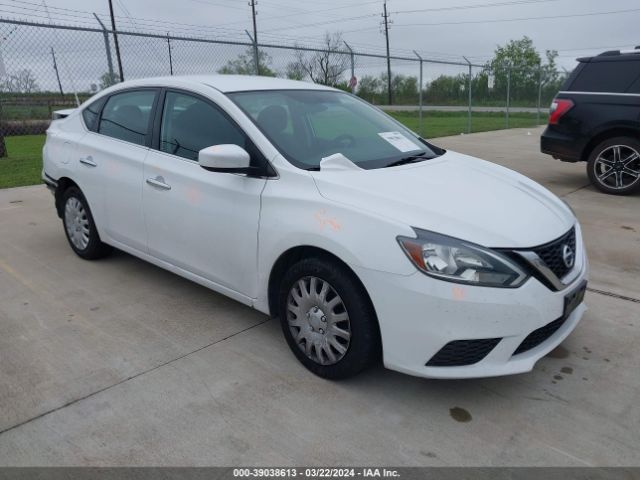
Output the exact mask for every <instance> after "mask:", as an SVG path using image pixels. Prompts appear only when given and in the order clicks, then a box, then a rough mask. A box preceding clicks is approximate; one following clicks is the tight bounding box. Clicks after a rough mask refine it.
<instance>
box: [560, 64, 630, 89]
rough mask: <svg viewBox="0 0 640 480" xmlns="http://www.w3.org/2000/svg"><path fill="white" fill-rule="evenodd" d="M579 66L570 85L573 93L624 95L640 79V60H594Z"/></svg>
mask: <svg viewBox="0 0 640 480" xmlns="http://www.w3.org/2000/svg"><path fill="white" fill-rule="evenodd" d="M581 66H582V68H580V66H578V67H577V68H576V70H575V78H573V82H571V84H570V90H572V91H574V92H612V93H625V92H627V91H628V90H629V87H631V85H633V83H634V82H635V80H636V79H637V78H638V77H640V59H638V60H618V61H611V60H600V61H598V60H595V61H591V62H587V63H583V64H582V65H581ZM578 69H579V70H578ZM571 77H574V75H571ZM567 83H568V82H567ZM568 86H569V85H568Z"/></svg>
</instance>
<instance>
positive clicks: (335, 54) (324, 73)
mask: <svg viewBox="0 0 640 480" xmlns="http://www.w3.org/2000/svg"><path fill="white" fill-rule="evenodd" d="M343 48H344V42H343V40H342V34H341V33H340V32H336V33H333V34H331V33H329V32H327V33H326V34H325V36H324V41H323V46H322V49H321V50H320V51H316V52H307V51H304V50H296V53H295V56H296V60H295V61H294V62H291V63H290V64H289V65H287V76H288V77H289V78H292V76H294V75H295V77H294V78H297V79H298V80H304V79H306V78H308V79H310V80H311V81H312V82H314V83H320V84H322V85H329V86H332V87H335V86H338V85H339V84H340V83H341V79H342V76H343V75H344V73H345V72H346V71H347V70H348V69H349V68H350V66H351V64H350V56H349V54H347V53H345V52H344V51H343ZM290 75H292V76H290Z"/></svg>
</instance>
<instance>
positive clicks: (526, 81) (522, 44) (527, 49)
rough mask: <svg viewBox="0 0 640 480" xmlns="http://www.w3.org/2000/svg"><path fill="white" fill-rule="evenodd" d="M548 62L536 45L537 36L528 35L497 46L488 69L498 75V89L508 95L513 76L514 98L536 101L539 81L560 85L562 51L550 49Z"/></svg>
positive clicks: (487, 66)
mask: <svg viewBox="0 0 640 480" xmlns="http://www.w3.org/2000/svg"><path fill="white" fill-rule="evenodd" d="M545 57H546V58H545V59H546V63H545V64H544V65H543V61H542V57H541V56H540V54H539V53H538V51H537V50H536V49H535V47H534V45H533V40H531V39H530V38H529V37H527V36H525V37H522V38H521V39H519V40H511V41H509V42H508V43H507V44H506V45H504V46H500V47H498V48H496V50H495V53H494V57H493V59H492V60H491V61H490V62H489V63H488V64H487V65H486V67H485V69H484V72H483V73H486V74H488V73H489V72H491V73H493V74H494V76H495V89H494V91H496V92H499V93H498V94H499V95H500V96H502V95H504V92H506V89H507V83H508V82H509V77H510V96H511V99H512V100H516V101H517V100H528V101H532V100H533V99H534V98H536V97H537V92H538V86H539V82H540V81H542V82H543V84H553V85H557V83H558V80H559V78H560V74H559V73H558V71H557V67H556V58H557V57H558V52H557V51H555V50H547V51H546V52H545Z"/></svg>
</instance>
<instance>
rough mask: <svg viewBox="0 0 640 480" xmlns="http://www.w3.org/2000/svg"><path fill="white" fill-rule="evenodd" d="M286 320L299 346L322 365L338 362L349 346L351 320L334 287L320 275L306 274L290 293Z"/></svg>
mask: <svg viewBox="0 0 640 480" xmlns="http://www.w3.org/2000/svg"><path fill="white" fill-rule="evenodd" d="M287 322H288V324H289V329H290V331H291V335H292V336H293V339H294V340H295V342H296V344H297V345H298V347H299V348H300V350H301V351H302V352H303V353H304V354H305V355H306V356H307V358H309V359H311V360H313V361H314V362H315V363H318V364H320V365H333V364H335V363H337V362H339V361H340V360H341V359H342V358H343V357H344V356H345V354H346V353H347V350H348V349H349V341H350V339H351V324H350V322H349V315H348V313H347V309H346V307H345V305H344V302H343V301H342V298H340V295H338V294H337V293H336V291H335V290H334V289H333V287H332V286H331V285H330V284H329V282H326V281H325V280H322V279H321V278H318V277H303V278H301V279H300V280H298V281H297V282H296V283H294V284H293V286H292V287H291V290H289V296H288V297H287Z"/></svg>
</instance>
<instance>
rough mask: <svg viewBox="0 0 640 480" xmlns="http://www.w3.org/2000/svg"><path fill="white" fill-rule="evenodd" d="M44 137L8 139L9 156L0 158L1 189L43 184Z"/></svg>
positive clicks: (25, 136) (33, 136)
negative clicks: (41, 177)
mask: <svg viewBox="0 0 640 480" xmlns="http://www.w3.org/2000/svg"><path fill="white" fill-rule="evenodd" d="M44 139H45V136H44V135H22V136H19V137H6V138H5V142H6V146H7V153H8V156H7V157H5V158H0V188H8V187H20V186H23V185H35V184H37V183H42V181H41V179H40V176H41V172H42V146H43V145H44Z"/></svg>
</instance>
